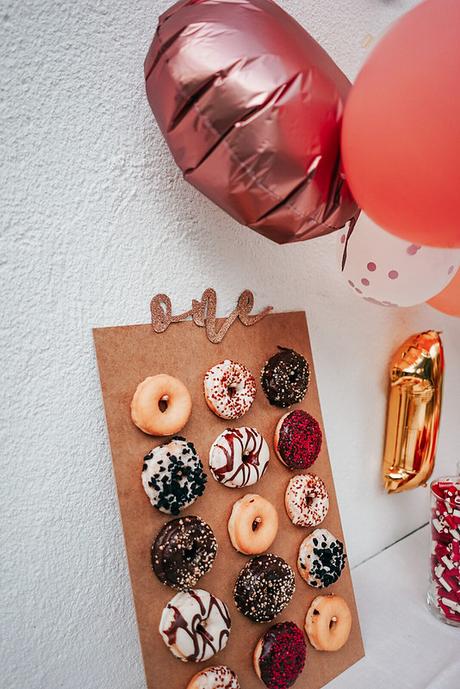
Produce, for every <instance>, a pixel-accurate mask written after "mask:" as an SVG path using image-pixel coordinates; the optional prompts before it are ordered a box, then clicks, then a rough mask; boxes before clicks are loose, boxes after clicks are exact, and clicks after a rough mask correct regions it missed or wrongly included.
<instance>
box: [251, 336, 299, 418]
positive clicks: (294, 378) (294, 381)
mask: <svg viewBox="0 0 460 689" xmlns="http://www.w3.org/2000/svg"><path fill="white" fill-rule="evenodd" d="M278 349H279V350H280V351H279V352H278V353H277V354H274V355H273V356H272V357H270V359H269V360H268V361H266V362H265V366H264V367H263V369H262V373H261V378H260V382H261V384H262V389H263V391H264V392H265V395H266V397H267V399H268V401H269V402H270V404H272V405H274V406H275V407H283V408H285V407H291V406H292V405H293V404H297V403H298V402H301V401H302V400H303V398H304V397H305V393H306V392H307V389H308V383H309V381H310V367H309V366H308V363H307V361H306V360H305V359H304V357H303V356H302V355H301V354H298V353H297V352H295V351H294V350H293V349H286V347H278Z"/></svg>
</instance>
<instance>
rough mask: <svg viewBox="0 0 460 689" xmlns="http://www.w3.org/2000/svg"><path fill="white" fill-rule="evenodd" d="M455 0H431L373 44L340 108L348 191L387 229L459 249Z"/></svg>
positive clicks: (459, 64)
mask: <svg viewBox="0 0 460 689" xmlns="http://www.w3.org/2000/svg"><path fill="white" fill-rule="evenodd" d="M459 32H460V1H459V0H427V1H426V2H422V3H420V5H417V6H416V7H415V8H414V9H413V10H411V11H410V12H408V13H407V14H406V15H404V16H403V17H402V18H401V19H400V20H399V21H397V22H396V23H395V24H394V26H393V27H392V28H391V29H390V30H389V32H388V33H387V34H386V35H385V36H384V37H383V38H382V40H381V41H380V42H379V43H378V44H377V46H376V47H375V49H374V50H373V52H372V54H371V55H370V57H369V59H368V60H367V62H366V63H365V65H364V67H363V69H362V71H361V72H360V74H359V75H358V78H357V80H356V83H355V85H354V86H353V88H352V91H351V94H350V97H349V99H348V101H347V104H346V107H345V114H344V121H343V130H342V156H343V164H344V167H345V171H346V175H347V180H348V183H349V185H350V188H351V190H352V192H353V194H354V196H355V198H356V200H357V202H358V204H359V205H360V206H361V208H363V210H365V212H366V213H367V214H368V215H369V216H370V217H371V218H372V219H373V220H374V221H375V222H376V223H377V224H378V225H380V226H381V227H383V228H385V229H386V230H388V231H389V232H392V233H393V234H395V235H397V236H399V237H401V238H403V239H406V240H407V241H410V242H413V243H415V244H421V245H431V246H439V247H446V248H454V247H460V196H459V177H460V97H459V85H460V81H459V79H460V76H459V75H460V47H459V46H460V44H459Z"/></svg>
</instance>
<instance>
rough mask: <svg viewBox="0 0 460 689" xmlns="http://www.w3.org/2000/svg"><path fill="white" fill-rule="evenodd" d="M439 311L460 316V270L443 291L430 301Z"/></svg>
mask: <svg viewBox="0 0 460 689" xmlns="http://www.w3.org/2000/svg"><path fill="white" fill-rule="evenodd" d="M428 304H429V305H430V306H432V307H433V308H434V309H436V310H437V311H441V312H442V313H446V314H447V315H449V316H457V318H460V270H459V271H458V273H457V274H456V276H455V277H454V279H453V280H452V281H451V282H449V284H448V285H447V287H445V288H444V289H443V291H442V292H440V293H439V294H437V295H436V296H435V297H433V298H432V299H430V300H429V301H428Z"/></svg>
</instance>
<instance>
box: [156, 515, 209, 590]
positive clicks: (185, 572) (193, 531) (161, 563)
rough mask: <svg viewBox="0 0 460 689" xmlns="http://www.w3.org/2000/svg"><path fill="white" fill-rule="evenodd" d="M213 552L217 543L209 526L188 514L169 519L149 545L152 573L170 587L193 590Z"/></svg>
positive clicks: (206, 567) (205, 569) (207, 566)
mask: <svg viewBox="0 0 460 689" xmlns="http://www.w3.org/2000/svg"><path fill="white" fill-rule="evenodd" d="M216 552H217V541H216V539H215V536H214V533H213V531H212V529H211V527H210V526H209V524H207V523H206V522H205V521H203V520H202V519H200V518H199V517H194V516H192V515H188V516H186V517H179V518H177V519H172V520H171V521H169V522H168V523H167V524H165V525H164V526H163V528H162V529H161V530H160V531H159V532H158V534H157V537H156V538H155V541H154V542H153V545H152V567H153V571H154V572H155V574H156V575H157V577H158V579H159V580H160V581H161V583H162V584H167V585H168V586H171V588H174V589H181V590H183V589H187V588H193V587H194V586H196V584H197V582H198V581H199V579H200V578H201V577H202V576H204V575H205V574H206V572H208V571H209V570H210V569H211V567H212V565H213V563H214V559H215V557H216Z"/></svg>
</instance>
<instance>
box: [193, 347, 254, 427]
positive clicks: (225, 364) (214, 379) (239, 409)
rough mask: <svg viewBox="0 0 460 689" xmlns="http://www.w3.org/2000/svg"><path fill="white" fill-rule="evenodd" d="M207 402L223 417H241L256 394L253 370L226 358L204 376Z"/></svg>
mask: <svg viewBox="0 0 460 689" xmlns="http://www.w3.org/2000/svg"><path fill="white" fill-rule="evenodd" d="M204 396H205V399H206V404H207V405H208V407H209V408H210V409H211V411H213V412H214V414H216V415H217V416H220V417H221V418H222V419H239V418H240V417H241V416H243V414H246V412H247V411H248V410H249V408H250V407H251V404H252V403H253V402H254V398H255V396H256V381H255V378H254V376H253V375H252V373H251V371H249V369H247V368H246V366H243V364H238V363H237V362H236V361H230V359H225V361H222V362H221V363H220V364H216V365H215V366H213V367H212V368H210V369H209V371H207V372H206V374H205V376H204Z"/></svg>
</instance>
